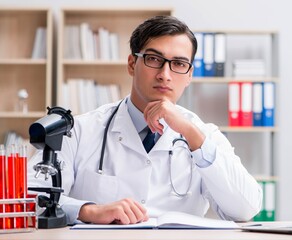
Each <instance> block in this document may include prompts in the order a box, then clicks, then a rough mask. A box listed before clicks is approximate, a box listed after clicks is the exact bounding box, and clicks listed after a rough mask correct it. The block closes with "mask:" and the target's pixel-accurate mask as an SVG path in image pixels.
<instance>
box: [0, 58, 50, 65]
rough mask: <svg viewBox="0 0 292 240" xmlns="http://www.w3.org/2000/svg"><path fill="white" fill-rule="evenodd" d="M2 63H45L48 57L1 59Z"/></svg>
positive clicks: (0, 62)
mask: <svg viewBox="0 0 292 240" xmlns="http://www.w3.org/2000/svg"><path fill="white" fill-rule="evenodd" d="M0 64H1V65H45V64H47V60H46V59H30V58H19V59H17V58H15V59H0Z"/></svg>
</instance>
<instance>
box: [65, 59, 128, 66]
mask: <svg viewBox="0 0 292 240" xmlns="http://www.w3.org/2000/svg"><path fill="white" fill-rule="evenodd" d="M63 64H64V65H82V66H86V65H101V66H103V65H108V66H126V65H127V61H126V60H119V61H103V60H82V59H80V60H73V59H64V60H63Z"/></svg>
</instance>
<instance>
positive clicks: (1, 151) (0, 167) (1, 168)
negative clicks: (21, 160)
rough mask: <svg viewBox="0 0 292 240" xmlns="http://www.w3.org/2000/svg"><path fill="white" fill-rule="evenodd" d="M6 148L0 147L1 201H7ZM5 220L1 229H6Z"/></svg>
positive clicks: (0, 207)
mask: <svg viewBox="0 0 292 240" xmlns="http://www.w3.org/2000/svg"><path fill="white" fill-rule="evenodd" d="M5 157H6V155H5V147H4V145H2V144H1V145H0V200H1V199H5ZM3 210H4V206H3V204H0V213H3ZM4 227H5V226H4V218H0V229H4Z"/></svg>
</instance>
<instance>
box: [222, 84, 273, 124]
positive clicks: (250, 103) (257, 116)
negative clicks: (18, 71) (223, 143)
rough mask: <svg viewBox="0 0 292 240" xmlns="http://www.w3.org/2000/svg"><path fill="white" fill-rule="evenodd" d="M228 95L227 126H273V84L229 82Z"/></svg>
mask: <svg viewBox="0 0 292 240" xmlns="http://www.w3.org/2000/svg"><path fill="white" fill-rule="evenodd" d="M228 93H229V95H228V119H229V126H266V127H272V126H274V111H275V109H274V101H275V84H274V83H272V82H255V83H251V82H230V83H229V84H228Z"/></svg>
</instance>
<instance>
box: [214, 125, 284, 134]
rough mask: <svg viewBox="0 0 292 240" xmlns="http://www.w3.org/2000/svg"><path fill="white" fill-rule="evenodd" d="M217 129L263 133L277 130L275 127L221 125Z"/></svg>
mask: <svg viewBox="0 0 292 240" xmlns="http://www.w3.org/2000/svg"><path fill="white" fill-rule="evenodd" d="M219 129H220V130H221V131H222V132H226V133H227V132H237V133H248V132H250V133H261V132H262V133H264V132H268V133H270V132H277V131H278V128H277V127H228V126H221V127H219Z"/></svg>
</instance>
